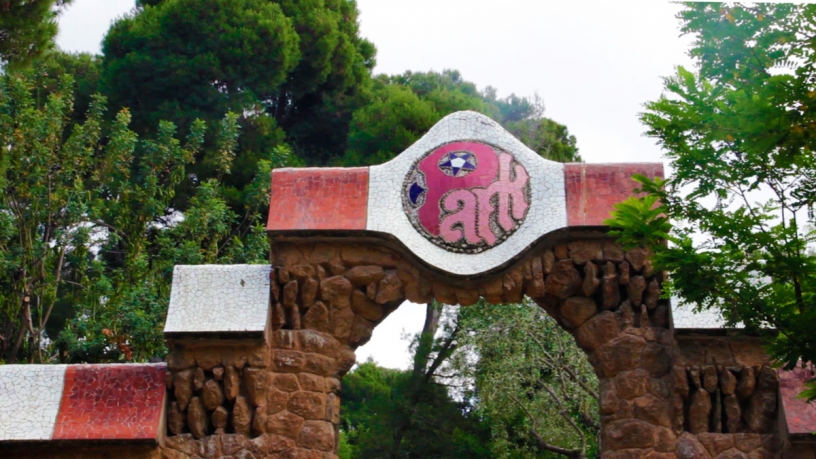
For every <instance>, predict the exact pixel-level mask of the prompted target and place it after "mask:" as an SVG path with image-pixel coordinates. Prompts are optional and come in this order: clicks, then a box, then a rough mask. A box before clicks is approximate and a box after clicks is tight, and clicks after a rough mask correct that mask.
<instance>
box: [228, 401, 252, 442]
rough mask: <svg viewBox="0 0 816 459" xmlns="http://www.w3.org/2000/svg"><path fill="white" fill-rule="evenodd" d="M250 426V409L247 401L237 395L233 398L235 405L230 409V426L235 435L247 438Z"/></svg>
mask: <svg viewBox="0 0 816 459" xmlns="http://www.w3.org/2000/svg"><path fill="white" fill-rule="evenodd" d="M251 424H252V409H251V408H250V407H249V403H248V402H247V399H246V398H244V397H242V396H240V395H239V396H237V397H236V398H235V405H233V407H232V426H233V427H234V428H235V433H239V434H242V435H247V436H249V433H250V431H249V429H250V425H251Z"/></svg>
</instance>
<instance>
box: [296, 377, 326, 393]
mask: <svg viewBox="0 0 816 459" xmlns="http://www.w3.org/2000/svg"><path fill="white" fill-rule="evenodd" d="M298 380H299V381H300V387H301V389H303V390H308V391H311V392H326V378H324V377H322V376H318V375H313V374H309V373H301V374H299V375H298Z"/></svg>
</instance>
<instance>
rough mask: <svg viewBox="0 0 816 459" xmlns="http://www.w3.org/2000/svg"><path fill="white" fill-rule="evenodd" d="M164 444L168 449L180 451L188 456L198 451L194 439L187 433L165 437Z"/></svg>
mask: <svg viewBox="0 0 816 459" xmlns="http://www.w3.org/2000/svg"><path fill="white" fill-rule="evenodd" d="M164 446H166V447H167V448H169V449H174V450H176V451H180V452H182V453H184V454H186V455H188V456H192V455H194V454H197V453H198V448H197V447H196V441H195V440H194V439H193V436H192V434H188V433H186V434H181V435H176V436H170V437H166V438H165V439H164ZM185 459H186V458H185Z"/></svg>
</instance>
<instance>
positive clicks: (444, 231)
mask: <svg viewBox="0 0 816 459" xmlns="http://www.w3.org/2000/svg"><path fill="white" fill-rule="evenodd" d="M402 202H403V208H404V210H405V213H406V214H407V215H408V219H409V220H410V221H411V223H412V224H413V225H414V228H416V230H417V231H419V232H420V233H421V234H422V235H423V236H424V237H425V238H426V239H428V240H429V241H431V242H433V243H434V244H436V245H437V246H439V247H442V248H444V249H445V250H448V251H450V252H458V253H479V252H483V251H485V250H488V249H490V248H492V247H495V246H496V245H498V244H501V243H502V242H503V241H505V240H506V239H507V238H508V237H509V236H510V235H511V234H513V233H514V232H515V231H516V230H517V229H518V228H519V227H520V226H521V225H522V223H524V219H525V217H526V216H527V210H528V209H529V208H530V177H529V174H528V173H527V170H526V169H525V168H524V166H522V165H521V164H520V163H519V162H518V161H516V159H515V158H514V157H513V156H512V155H511V154H510V153H507V152H506V151H503V150H501V149H499V148H496V147H494V146H491V145H488V144H486V143H482V142H476V141H462V142H452V143H448V144H445V145H442V146H440V147H438V148H436V149H434V150H432V151H430V152H428V153H427V154H425V155H424V156H422V157H421V158H420V159H419V160H418V161H416V162H415V163H414V165H413V167H412V168H411V170H410V172H408V175H407V176H406V177H405V184H404V186H403V199H402Z"/></svg>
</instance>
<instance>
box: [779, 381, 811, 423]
mask: <svg viewBox="0 0 816 459" xmlns="http://www.w3.org/2000/svg"><path fill="white" fill-rule="evenodd" d="M814 377H816V375H813V374H811V372H810V370H807V369H805V368H799V367H797V368H795V369H793V370H791V371H784V370H779V392H780V394H781V397H782V406H783V407H784V409H785V419H786V420H787V422H788V433H791V434H810V433H813V432H816V402H811V403H807V400H805V399H803V398H799V394H800V393H802V391H803V390H804V389H805V382H806V381H807V380H808V379H811V378H814Z"/></svg>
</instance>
